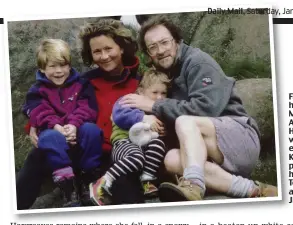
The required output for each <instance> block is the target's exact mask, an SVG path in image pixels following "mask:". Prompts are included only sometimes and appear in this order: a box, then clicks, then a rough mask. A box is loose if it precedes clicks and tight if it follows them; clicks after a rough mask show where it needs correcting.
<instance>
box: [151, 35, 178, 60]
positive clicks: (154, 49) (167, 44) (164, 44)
mask: <svg viewBox="0 0 293 225" xmlns="http://www.w3.org/2000/svg"><path fill="white" fill-rule="evenodd" d="M173 40H174V39H173V38H172V39H164V40H162V41H160V42H158V43H154V44H151V45H149V46H148V47H147V51H148V53H149V54H150V55H151V56H154V55H156V54H157V53H158V51H159V47H161V48H163V49H164V50H169V49H171V48H172V45H173Z"/></svg>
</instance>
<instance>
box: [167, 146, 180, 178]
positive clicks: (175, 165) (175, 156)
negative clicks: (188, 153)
mask: <svg viewBox="0 0 293 225" xmlns="http://www.w3.org/2000/svg"><path fill="white" fill-rule="evenodd" d="M164 165H165V168H166V170H167V171H168V172H169V173H175V174H181V173H182V166H181V162H180V154H179V150H178V149H172V150H170V151H169V152H168V153H167V154H166V156H165V159H164Z"/></svg>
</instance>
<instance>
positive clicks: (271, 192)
mask: <svg viewBox="0 0 293 225" xmlns="http://www.w3.org/2000/svg"><path fill="white" fill-rule="evenodd" d="M254 183H255V185H256V188H255V189H254V190H253V192H252V194H251V195H250V196H249V198H257V197H276V196H278V188H277V187H275V186H273V185H270V184H264V183H261V182H259V181H255V182H254Z"/></svg>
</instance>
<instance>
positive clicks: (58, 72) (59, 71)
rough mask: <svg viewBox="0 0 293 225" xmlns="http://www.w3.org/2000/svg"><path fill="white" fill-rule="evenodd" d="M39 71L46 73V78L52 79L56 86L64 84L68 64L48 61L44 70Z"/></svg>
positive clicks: (68, 71) (68, 70)
mask: <svg viewBox="0 0 293 225" xmlns="http://www.w3.org/2000/svg"><path fill="white" fill-rule="evenodd" d="M41 72H42V73H44V74H45V75H46V77H47V78H48V80H50V81H52V82H53V83H54V84H55V85H56V86H61V85H62V84H64V82H65V80H66V79H67V78H68V77H69V74H70V66H69V65H68V64H67V65H60V64H58V63H55V62H52V61H49V62H48V63H47V65H46V68H45V69H44V70H42V69H41Z"/></svg>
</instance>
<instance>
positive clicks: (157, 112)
mask: <svg viewBox="0 0 293 225" xmlns="http://www.w3.org/2000/svg"><path fill="white" fill-rule="evenodd" d="M162 104H164V100H163V99H160V100H156V101H155V103H154V105H153V108H152V113H153V114H154V115H155V116H157V117H158V116H160V107H161V105H162Z"/></svg>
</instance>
